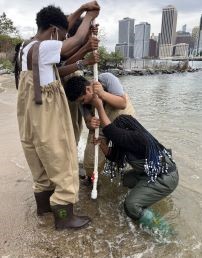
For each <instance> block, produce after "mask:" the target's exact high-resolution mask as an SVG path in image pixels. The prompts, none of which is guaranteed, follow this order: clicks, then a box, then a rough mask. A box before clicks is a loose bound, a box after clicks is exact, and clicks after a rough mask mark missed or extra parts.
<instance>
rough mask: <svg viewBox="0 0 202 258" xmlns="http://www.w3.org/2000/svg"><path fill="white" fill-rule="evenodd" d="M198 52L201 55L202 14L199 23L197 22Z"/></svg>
mask: <svg viewBox="0 0 202 258" xmlns="http://www.w3.org/2000/svg"><path fill="white" fill-rule="evenodd" d="M197 52H198V54H200V55H201V53H202V15H201V19H200V24H199V38H198V50H197Z"/></svg>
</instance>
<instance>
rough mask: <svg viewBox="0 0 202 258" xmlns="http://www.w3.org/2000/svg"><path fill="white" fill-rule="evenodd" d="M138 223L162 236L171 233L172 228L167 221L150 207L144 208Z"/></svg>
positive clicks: (167, 235)
mask: <svg viewBox="0 0 202 258" xmlns="http://www.w3.org/2000/svg"><path fill="white" fill-rule="evenodd" d="M139 223H140V225H141V226H142V227H143V228H147V229H149V230H151V231H152V232H153V233H156V234H158V235H160V236H162V237H169V236H171V235H172V228H171V226H170V225H169V224H168V222H167V221H166V220H165V219H163V218H162V217H160V216H159V215H156V214H154V212H153V211H152V210H150V209H145V210H144V212H143V215H142V217H141V218H140V219H139Z"/></svg>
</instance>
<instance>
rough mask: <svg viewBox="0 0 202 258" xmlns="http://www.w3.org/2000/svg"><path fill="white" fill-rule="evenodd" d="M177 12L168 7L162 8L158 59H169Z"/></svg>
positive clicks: (170, 6) (173, 8)
mask: <svg viewBox="0 0 202 258" xmlns="http://www.w3.org/2000/svg"><path fill="white" fill-rule="evenodd" d="M176 26H177V10H176V8H175V7H174V6H172V5H168V6H167V7H165V8H163V12H162V24H161V34H160V42H159V43H160V45H159V57H171V56H172V54H173V45H175V39H176Z"/></svg>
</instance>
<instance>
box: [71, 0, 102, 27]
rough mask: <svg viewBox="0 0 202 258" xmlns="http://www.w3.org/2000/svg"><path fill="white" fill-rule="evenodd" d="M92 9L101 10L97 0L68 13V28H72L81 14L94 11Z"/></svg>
mask: <svg viewBox="0 0 202 258" xmlns="http://www.w3.org/2000/svg"><path fill="white" fill-rule="evenodd" d="M92 10H99V6H98V5H97V1H91V2H88V3H86V4H83V5H81V7H79V9H77V10H76V11H75V12H73V13H71V14H70V15H68V16H67V21H68V24H69V26H68V30H71V28H72V26H73V25H74V24H75V22H76V21H77V20H78V19H79V18H80V17H81V15H82V14H83V13H84V12H86V11H92Z"/></svg>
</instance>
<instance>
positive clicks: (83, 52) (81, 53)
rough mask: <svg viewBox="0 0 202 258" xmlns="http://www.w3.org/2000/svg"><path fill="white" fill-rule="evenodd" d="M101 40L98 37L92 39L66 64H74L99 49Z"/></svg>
mask: <svg viewBox="0 0 202 258" xmlns="http://www.w3.org/2000/svg"><path fill="white" fill-rule="evenodd" d="M98 43H99V40H98V39H97V38H96V37H90V38H89V39H88V41H87V43H86V44H85V45H84V46H82V47H81V48H80V49H79V50H78V51H77V52H76V53H75V54H74V55H72V56H71V57H69V58H68V59H67V61H66V62H65V63H66V64H72V63H74V62H76V61H78V60H80V59H82V58H83V57H84V56H85V55H86V54H87V53H88V52H91V51H94V50H96V49H98Z"/></svg>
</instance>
